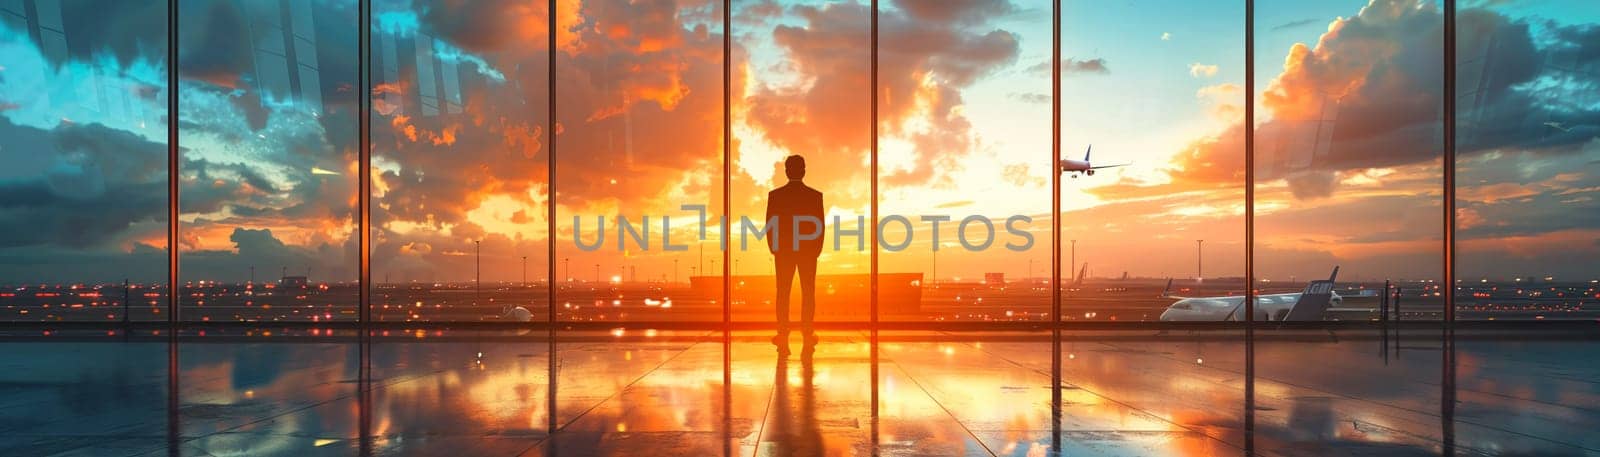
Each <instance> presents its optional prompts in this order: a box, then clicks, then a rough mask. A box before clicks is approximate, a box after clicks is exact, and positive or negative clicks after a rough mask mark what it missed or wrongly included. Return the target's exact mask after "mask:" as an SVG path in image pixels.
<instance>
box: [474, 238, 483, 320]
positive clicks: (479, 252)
mask: <svg viewBox="0 0 1600 457" xmlns="http://www.w3.org/2000/svg"><path fill="white" fill-rule="evenodd" d="M472 287H473V289H474V290H473V303H472V304H474V305H476V304H478V303H480V302H482V301H483V240H472Z"/></svg>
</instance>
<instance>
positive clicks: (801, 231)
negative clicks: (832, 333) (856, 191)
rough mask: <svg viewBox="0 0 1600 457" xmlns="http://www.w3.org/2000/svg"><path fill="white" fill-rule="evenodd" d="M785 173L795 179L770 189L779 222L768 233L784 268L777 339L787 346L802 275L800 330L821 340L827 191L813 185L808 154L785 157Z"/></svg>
mask: <svg viewBox="0 0 1600 457" xmlns="http://www.w3.org/2000/svg"><path fill="white" fill-rule="evenodd" d="M783 174H784V175H785V176H788V177H789V183H788V184H785V185H783V187H779V188H777V189H773V190H772V192H768V193H767V221H768V223H772V224H776V225H772V226H769V227H770V228H771V230H772V232H771V234H770V235H768V237H767V247H769V248H770V249H772V257H773V263H774V264H775V266H776V267H777V272H778V278H777V279H778V281H777V286H778V297H777V299H778V300H777V306H778V335H777V336H775V337H773V338H772V343H773V344H776V345H778V347H779V348H780V349H781V350H787V349H788V344H789V288H790V286H791V285H792V283H791V281H793V280H794V275H795V273H796V272H797V271H798V272H799V274H800V329H801V331H802V332H804V334H805V342H806V344H808V345H810V344H815V343H816V340H817V336H816V334H815V333H813V332H812V328H811V321H812V319H813V317H814V316H815V315H816V313H817V256H818V255H821V254H822V234H823V233H825V227H824V224H823V214H822V192H818V191H817V190H816V189H812V188H810V187H807V186H806V184H805V183H804V182H801V179H802V178H805V177H806V159H805V158H802V157H800V156H797V155H794V156H789V158H787V159H784V161H783Z"/></svg>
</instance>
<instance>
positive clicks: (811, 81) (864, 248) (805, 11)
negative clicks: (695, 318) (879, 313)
mask: <svg viewBox="0 0 1600 457" xmlns="http://www.w3.org/2000/svg"><path fill="white" fill-rule="evenodd" d="M734 14H735V19H734V33H735V40H734V41H735V42H736V43H737V44H738V46H737V47H735V48H734V53H735V54H734V56H733V59H734V68H735V76H734V79H733V81H734V84H733V88H732V90H733V93H734V106H733V117H734V126H733V129H734V131H733V134H734V136H735V142H734V147H735V148H734V152H733V163H731V164H730V165H729V166H730V168H731V170H730V171H729V172H730V173H732V174H733V189H732V194H733V195H732V197H731V198H732V206H733V217H734V218H735V220H741V219H742V218H749V220H750V222H751V224H752V227H753V228H752V229H750V230H746V229H745V228H744V227H743V223H742V222H741V223H740V224H739V225H736V226H734V227H733V228H732V229H731V230H732V236H731V237H730V240H731V242H730V249H733V257H734V260H735V262H737V263H736V265H737V266H738V267H739V271H738V272H737V273H736V276H737V279H736V281H735V282H734V284H733V303H732V305H731V306H732V308H733V309H732V312H733V319H734V320H737V321H754V322H773V321H774V320H775V312H776V309H777V304H776V295H777V291H776V286H777V284H776V282H775V279H776V268H775V260H776V259H775V257H774V256H773V253H772V252H771V250H770V248H768V247H767V246H766V241H762V240H758V239H753V238H754V233H755V232H756V231H759V230H760V229H761V228H762V227H764V225H765V222H766V221H765V219H764V218H765V217H766V211H767V203H768V197H769V196H768V192H769V191H773V190H774V189H777V188H780V187H782V186H786V185H788V182H789V179H788V175H787V174H786V172H785V170H784V161H785V160H786V158H787V157H788V156H791V155H799V156H802V157H804V160H805V161H806V167H805V175H804V177H802V178H801V180H802V181H803V182H804V184H805V185H806V186H808V187H811V188H812V189H815V190H817V191H818V192H821V193H822V205H823V209H822V211H823V214H824V223H825V225H826V228H825V230H827V234H826V235H825V236H824V237H823V238H822V239H823V240H824V242H823V243H822V244H823V246H822V247H823V249H822V251H821V253H820V254H819V257H818V258H817V259H818V260H817V278H816V297H817V298H816V300H817V304H816V310H815V313H816V315H815V319H816V320H818V321H857V322H860V321H866V320H869V319H870V317H871V316H870V315H869V314H868V311H869V310H870V303H871V295H869V294H870V293H871V289H870V286H869V281H870V278H869V277H868V276H867V274H868V273H870V272H871V271H872V270H871V268H872V266H871V263H870V262H871V251H870V249H871V247H870V246H868V245H867V244H866V242H867V239H866V236H867V234H866V233H865V232H863V233H861V235H860V236H859V237H857V236H853V235H852V236H845V237H838V238H837V239H838V240H839V241H840V243H839V249H837V250H835V249H834V247H833V243H831V241H832V240H835V239H836V237H835V235H834V229H835V228H838V229H841V230H844V231H846V232H849V231H856V230H860V229H862V228H863V226H865V225H866V224H867V222H866V221H867V220H868V218H869V216H870V212H871V211H870V204H871V203H870V202H871V199H872V195H871V190H872V187H871V179H872V178H871V174H870V170H871V168H870V167H871V152H870V147H871V144H870V141H871V138H872V137H871V135H872V133H871V129H872V124H871V122H872V117H871V98H869V97H871V96H872V76H871V75H872V73H871V68H872V54H871V53H872V41H871V40H872V35H871V29H870V27H871V18H872V11H871V8H870V6H869V5H867V4H865V3H864V2H853V1H846V2H819V3H808V4H796V5H778V6H777V7H774V6H773V5H770V4H762V3H758V2H742V3H736V4H735V5H734ZM835 216H837V217H838V218H839V222H840V223H839V224H835V223H834V220H833V219H834V217H835ZM868 227H870V226H868ZM746 239H748V242H749V246H748V247H746V246H745V240H746ZM857 240H860V241H859V242H858V241H857ZM780 241H782V240H780ZM797 273H798V272H797ZM886 277H887V276H886ZM794 281H795V282H796V283H798V282H799V278H798V274H796V278H795V279H794ZM800 289H801V288H800V287H798V286H795V287H793V289H792V290H791V291H790V296H791V299H792V302H793V304H792V306H791V307H790V308H791V309H790V310H789V314H790V316H792V317H791V318H790V319H791V320H799V319H802V318H803V317H802V316H801V314H802V311H803V310H801V309H798V308H801V307H802V306H803V303H801V302H802V301H803V300H802V299H801V292H802V291H801V290H800Z"/></svg>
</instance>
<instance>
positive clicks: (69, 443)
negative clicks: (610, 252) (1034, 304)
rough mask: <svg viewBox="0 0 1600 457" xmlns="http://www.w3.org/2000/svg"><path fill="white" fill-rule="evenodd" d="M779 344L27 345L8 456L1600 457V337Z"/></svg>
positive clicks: (1120, 337) (2, 393) (639, 339)
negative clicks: (1251, 354) (1599, 353)
mask: <svg viewBox="0 0 1600 457" xmlns="http://www.w3.org/2000/svg"><path fill="white" fill-rule="evenodd" d="M769 338H770V335H768V334H764V333H758V332H735V333H733V334H724V333H722V332H720V331H709V330H707V331H681V330H680V331H664V330H663V331H651V330H635V329H628V330H613V331H610V332H596V333H585V332H562V333H560V334H559V335H558V336H557V338H556V339H555V340H554V341H552V340H551V339H550V338H549V336H548V332H545V331H543V330H539V331H532V332H522V334H517V333H503V332H475V333H462V332H454V333H448V332H433V331H426V332H421V333H405V334H404V336H401V335H400V334H399V333H398V332H396V334H395V335H393V336H378V337H374V338H371V339H368V340H367V341H366V342H365V343H362V342H361V341H359V339H358V338H356V337H354V336H353V335H346V336H332V337H330V336H310V337H308V336H306V335H283V334H281V332H280V334H279V335H274V336H266V335H265V334H264V332H263V333H254V332H252V334H251V335H250V336H244V335H243V334H235V335H232V336H217V335H216V334H215V333H213V335H212V336H200V335H198V334H185V335H184V336H182V337H181V338H178V339H176V341H174V340H173V339H169V338H167V337H165V336H161V337H151V336H136V337H130V336H125V335H124V336H113V337H92V338H91V337H73V336H70V335H59V334H58V335H56V336H50V337H41V336H38V335H37V334H34V335H32V336H19V334H18V333H15V332H13V333H11V334H9V335H0V349H3V350H0V410H3V411H5V414H0V455H8V456H9V455H96V456H99V455H172V454H176V455H197V456H205V455H214V456H224V455H295V456H316V455H356V454H371V455H449V456H452V457H463V456H478V455H485V456H509V455H659V456H666V455H692V456H702V455H741V456H810V455H840V456H857V455H859V456H866V455H888V456H900V455H904V456H925V455H935V456H936V455H1005V456H1040V455H1240V454H1245V453H1247V452H1248V451H1254V452H1256V453H1259V454H1265V455H1431V454H1441V453H1460V454H1478V455H1596V454H1600V435H1597V434H1595V433H1593V431H1594V430H1600V364H1595V363H1592V361H1593V360H1594V357H1593V354H1594V353H1595V352H1596V350H1597V349H1600V339H1596V337H1595V333H1594V332H1588V333H1583V332H1578V333H1575V334H1569V335H1564V336H1561V335H1557V337H1551V335H1540V336H1539V337H1537V338H1534V337H1530V336H1529V335H1527V334H1518V335H1488V334H1483V335H1476V334H1473V335H1469V334H1458V338H1457V339H1456V340H1455V343H1454V345H1453V347H1452V346H1451V345H1449V344H1445V342H1446V341H1447V340H1445V339H1442V338H1440V334H1439V332H1438V331H1437V330H1408V331H1406V332H1403V333H1402V332H1379V331H1376V330H1337V331H1328V330H1317V331H1309V330H1302V331H1277V332H1268V331H1258V332H1257V333H1256V338H1255V339H1254V340H1253V341H1254V344H1253V349H1254V351H1255V358H1254V365H1253V366H1251V365H1250V364H1248V363H1247V360H1248V358H1247V356H1246V347H1245V346H1246V345H1245V344H1244V342H1243V339H1244V335H1243V333H1242V332H1238V331H1168V332H1157V331H1117V332H1109V331H1099V332H1074V331H1063V332H1062V333H1060V335H1059V337H1056V336H1055V335H1052V334H1051V333H1049V332H1036V333H1015V332H1013V333H947V332H903V331H902V332H890V331H884V332H881V333H879V334H878V337H877V339H876V342H874V340H873V338H872V336H871V335H870V334H869V333H867V332H831V333H825V334H823V336H822V340H821V342H820V343H818V344H816V345H815V346H806V345H803V344H802V342H801V340H800V338H799V337H798V336H796V337H795V338H793V341H791V349H792V353H790V354H788V355H786V356H785V355H782V354H780V353H779V351H778V350H777V348H775V347H774V345H773V344H772V343H771V342H770V341H769ZM552 354H554V357H553V358H552ZM1451 355H1453V356H1454V360H1455V361H1454V363H1453V364H1451V363H1448V360H1449V357H1450V356H1451ZM173 362H175V363H176V365H169V363H173ZM1452 365H1453V366H1454V372H1453V373H1452V370H1450V369H1449V367H1451V366H1452ZM364 367H367V368H366V369H364ZM169 370H170V371H169ZM170 372H176V373H177V374H178V376H177V378H176V379H172V378H170V377H169V373H170ZM1452 374H1453V376H1452ZM552 379H554V381H555V382H554V383H552V382H551V380H552ZM174 381H175V382H174ZM174 392H175V393H176V397H173V393H174ZM174 399H175V400H176V401H175V402H174V401H172V400H174ZM1247 404H1251V407H1249V408H1247V406H1246V405H1247ZM552 412H553V417H552ZM551 430H555V431H554V432H551Z"/></svg>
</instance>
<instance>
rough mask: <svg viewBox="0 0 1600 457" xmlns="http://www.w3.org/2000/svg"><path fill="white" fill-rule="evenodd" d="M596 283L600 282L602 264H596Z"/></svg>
mask: <svg viewBox="0 0 1600 457" xmlns="http://www.w3.org/2000/svg"><path fill="white" fill-rule="evenodd" d="M594 283H595V284H599V283H600V264H598V263H597V264H594Z"/></svg>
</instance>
